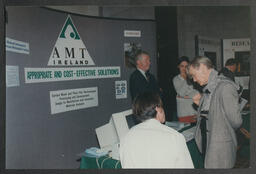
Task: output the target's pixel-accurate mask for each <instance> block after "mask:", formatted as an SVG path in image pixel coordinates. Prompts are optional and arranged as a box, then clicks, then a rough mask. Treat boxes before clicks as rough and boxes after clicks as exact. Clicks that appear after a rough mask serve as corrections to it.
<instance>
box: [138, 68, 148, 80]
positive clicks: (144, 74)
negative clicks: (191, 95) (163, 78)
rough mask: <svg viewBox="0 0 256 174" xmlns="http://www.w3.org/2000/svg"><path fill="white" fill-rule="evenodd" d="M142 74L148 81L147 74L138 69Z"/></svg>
mask: <svg viewBox="0 0 256 174" xmlns="http://www.w3.org/2000/svg"><path fill="white" fill-rule="evenodd" d="M137 69H138V70H139V71H140V72H141V74H142V75H143V76H144V77H145V78H146V79H147V77H146V72H145V71H143V70H142V69H139V68H137Z"/></svg>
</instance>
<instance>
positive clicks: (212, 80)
mask: <svg viewBox="0 0 256 174" xmlns="http://www.w3.org/2000/svg"><path fill="white" fill-rule="evenodd" d="M217 77H218V72H217V71H216V70H215V69H212V71H211V72H210V75H209V78H208V83H207V85H206V86H205V87H204V88H203V92H204V93H211V92H212V91H213V90H214V89H215V87H216V85H217Z"/></svg>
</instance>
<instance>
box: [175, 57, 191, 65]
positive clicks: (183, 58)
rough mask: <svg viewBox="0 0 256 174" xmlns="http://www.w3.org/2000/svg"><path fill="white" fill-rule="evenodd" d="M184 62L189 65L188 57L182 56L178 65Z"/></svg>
mask: <svg viewBox="0 0 256 174" xmlns="http://www.w3.org/2000/svg"><path fill="white" fill-rule="evenodd" d="M183 61H186V62H187V63H189V59H188V57H187V56H181V57H180V58H179V59H178V65H180V64H181V62H183Z"/></svg>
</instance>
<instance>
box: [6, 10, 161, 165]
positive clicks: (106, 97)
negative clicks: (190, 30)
mask: <svg viewBox="0 0 256 174" xmlns="http://www.w3.org/2000/svg"><path fill="white" fill-rule="evenodd" d="M7 13H8V20H7V21H8V22H7V24H6V168H7V169H33V168H35V169H37V168H40V169H43V168H48V169H51V168H74V166H76V165H77V162H76V160H77V158H78V157H77V155H76V154H78V153H80V152H82V151H84V150H85V148H89V147H92V146H98V142H97V138H96V134H95V128H97V127H99V126H101V125H103V124H105V123H106V122H108V121H109V119H110V116H111V115H112V114H113V113H116V112H120V111H123V110H127V109H130V108H131V98H130V93H129V89H128V86H129V76H130V74H131V73H132V72H133V71H134V68H133V67H128V66H126V63H125V49H126V48H125V45H134V44H136V45H140V48H141V49H143V50H145V51H147V52H148V53H149V54H150V56H151V72H152V73H153V74H155V76H156V72H157V70H156V45H155V44H156V34H155V21H153V20H125V19H112V18H99V17H89V16H82V15H75V14H70V13H64V12H60V11H54V10H49V9H46V8H36V7H8V8H7ZM24 159H26V160H24Z"/></svg>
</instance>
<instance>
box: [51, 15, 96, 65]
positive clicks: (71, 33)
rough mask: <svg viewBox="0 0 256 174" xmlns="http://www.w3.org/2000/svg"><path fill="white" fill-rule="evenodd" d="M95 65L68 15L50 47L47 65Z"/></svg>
mask: <svg viewBox="0 0 256 174" xmlns="http://www.w3.org/2000/svg"><path fill="white" fill-rule="evenodd" d="M85 65H95V64H94V61H93V60H92V58H91V56H90V54H89V51H88V50H87V48H86V47H85V45H84V42H83V40H82V38H81V37H80V35H79V33H78V31H77V29H76V27H75V25H74V23H73V21H72V19H71V16H70V15H68V17H67V19H66V22H65V23H64V25H63V27H62V29H61V31H60V34H59V37H58V39H57V41H56V43H55V46H54V47H53V49H52V53H51V55H50V58H49V62H48V66H85Z"/></svg>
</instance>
